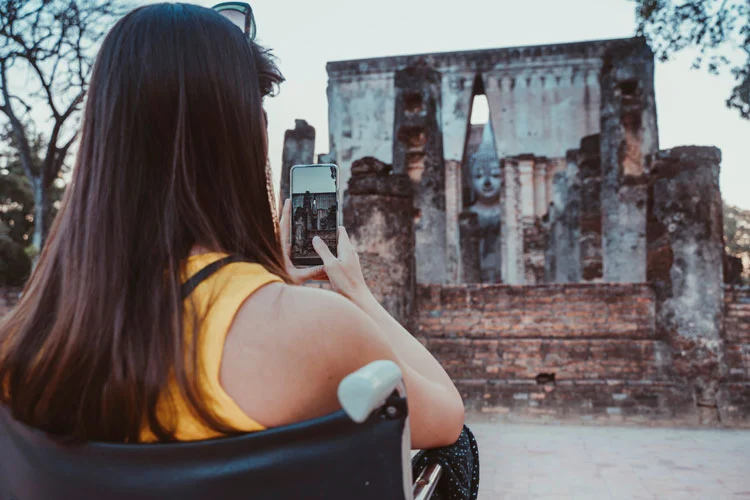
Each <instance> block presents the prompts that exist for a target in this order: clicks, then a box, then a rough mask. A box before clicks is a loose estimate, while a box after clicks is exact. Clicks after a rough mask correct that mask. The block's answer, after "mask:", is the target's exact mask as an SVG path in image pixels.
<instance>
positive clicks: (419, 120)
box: [393, 62, 446, 283]
mask: <svg viewBox="0 0 750 500" xmlns="http://www.w3.org/2000/svg"><path fill="white" fill-rule="evenodd" d="M440 81H441V79H440V73H439V72H438V71H436V70H434V69H433V68H431V67H429V66H427V65H426V64H424V63H423V62H422V63H419V64H415V65H413V66H408V67H406V68H404V69H402V70H399V71H397V72H396V73H395V77H394V86H395V88H396V96H395V101H396V107H395V123H394V131H393V135H394V138H395V140H394V142H393V170H394V172H395V173H397V174H407V175H408V176H409V178H410V179H411V181H412V186H413V191H414V208H415V211H414V231H415V238H416V240H415V250H414V251H415V257H416V262H417V269H416V273H417V281H418V282H420V283H444V282H445V281H446V258H445V257H446V232H445V231H446V229H445V168H444V164H443V136H442V134H441V132H440V125H439V121H440V106H441V100H440Z"/></svg>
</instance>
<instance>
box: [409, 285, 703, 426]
mask: <svg viewBox="0 0 750 500" xmlns="http://www.w3.org/2000/svg"><path fill="white" fill-rule="evenodd" d="M417 310H418V331H417V335H418V337H419V338H420V340H421V341H422V342H423V343H425V345H426V346H427V347H428V349H430V351H431V352H432V353H433V354H435V356H436V357H437V358H438V359H439V360H440V361H441V363H442V364H443V366H444V367H445V368H446V370H447V371H448V373H449V374H450V375H451V377H452V378H453V379H454V380H455V381H456V383H457V385H458V387H459V389H460V390H461V392H462V394H463V396H464V398H465V401H466V404H467V407H468V408H470V409H473V410H478V411H482V412H488V413H501V414H502V413H510V412H512V413H513V414H514V415H549V416H553V417H555V418H564V417H575V418H581V417H583V418H584V420H586V419H607V420H618V419H620V418H623V417H635V418H636V420H637V419H638V418H641V419H660V418H663V419H675V418H676V417H678V416H680V415H682V414H689V412H690V411H691V399H690V398H689V396H688V397H687V398H686V397H685V392H686V391H685V390H684V387H682V386H681V385H680V384H679V383H677V382H675V381H674V380H673V379H672V378H671V377H670V370H671V355H670V351H669V346H668V345H667V344H666V343H665V342H664V341H663V340H661V339H660V338H658V337H657V335H656V333H655V317H656V313H655V307H654V295H653V292H652V291H651V289H650V288H649V287H648V286H647V285H643V284H641V285H626V284H612V285H604V284H566V285H539V286H524V287H515V286H507V285H458V286H442V287H441V286H425V285H419V286H418V288H417Z"/></svg>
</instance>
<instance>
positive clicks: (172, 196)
mask: <svg viewBox="0 0 750 500" xmlns="http://www.w3.org/2000/svg"><path fill="white" fill-rule="evenodd" d="M282 80H283V78H282V76H281V74H280V73H279V71H278V69H277V68H276V67H275V65H274V64H273V61H272V59H271V58H270V56H269V54H268V53H267V51H265V50H264V49H263V48H261V47H260V46H258V45H257V44H255V43H253V42H248V40H247V38H245V37H244V36H243V33H242V32H241V30H239V29H238V28H237V27H236V26H234V25H233V24H232V23H231V22H229V21H228V20H227V19H225V18H223V17H222V16H220V15H219V14H217V13H215V12H213V11H211V10H209V9H205V8H202V7H197V6H192V5H185V4H158V5H152V6H147V7H142V8H139V9H137V10H135V11H133V12H131V13H130V14H128V15H127V16H125V17H124V18H123V19H122V20H120V21H119V22H118V23H117V25H116V26H115V27H114V28H113V29H112V31H111V32H110V33H109V34H108V35H107V37H106V39H105V40H104V42H103V45H102V47H101V50H100V51H99V55H98V58H97V61H96V64H95V67H94V70H93V73H92V77H91V84H90V88H89V92H88V101H87V103H86V109H85V114H84V121H83V128H82V134H81V144H80V149H79V151H78V157H77V160H76V166H75V169H74V172H73V177H72V182H71V183H70V185H69V186H68V188H67V192H66V194H65V199H64V201H63V204H62V207H61V210H60V213H59V215H58V216H57V218H56V220H55V222H54V225H53V227H52V228H51V230H50V235H49V238H48V242H47V244H46V246H45V248H44V249H43V251H42V253H41V256H40V259H39V262H38V265H37V267H36V269H35V271H34V273H33V274H32V276H31V278H30V280H29V282H28V284H27V285H26V289H25V290H24V293H23V297H22V298H21V300H20V302H19V304H18V305H17V306H16V308H15V310H14V311H13V312H12V313H11V314H10V315H9V316H7V317H6V318H5V320H4V322H3V323H2V324H0V402H2V403H4V404H5V405H7V406H9V407H10V408H11V410H12V413H13V416H14V417H15V418H16V419H18V420H20V421H22V422H25V423H27V424H29V425H31V426H33V427H36V428H39V429H43V430H45V431H48V432H51V433H54V434H58V435H65V436H68V437H71V438H73V439H80V440H98V441H120V442H122V441H125V442H135V441H137V440H138V438H139V435H140V433H141V430H142V428H144V427H145V428H150V430H151V431H152V432H153V433H154V434H155V435H156V436H157V437H158V438H159V439H160V440H170V439H173V436H174V428H173V425H171V424H170V423H169V422H162V421H160V420H159V418H157V411H156V408H157V402H159V401H160V399H161V398H164V397H165V392H166V391H165V388H166V387H167V386H168V383H169V381H170V380H172V377H173V378H174V380H176V381H177V383H178V385H179V388H180V390H181V392H182V395H183V397H184V398H185V399H186V400H187V401H188V403H189V404H190V406H191V409H192V411H193V413H194V414H196V415H197V416H198V417H199V418H200V419H201V420H202V421H203V422H204V423H205V424H206V425H208V426H209V427H210V428H212V429H214V430H217V431H219V432H222V433H232V432H233V431H234V429H231V428H230V427H228V426H227V425H226V424H225V423H224V422H222V421H220V419H219V418H218V417H217V416H216V415H215V414H214V413H213V412H212V411H211V409H210V408H209V406H208V405H207V404H206V403H205V402H204V401H205V398H204V396H205V395H204V393H203V389H202V388H201V384H200V383H199V380H198V377H197V376H196V375H195V374H196V371H197V369H198V367H197V361H196V360H197V355H196V354H195V350H194V349H193V350H192V355H191V356H186V355H185V346H186V345H187V344H186V339H185V337H186V334H185V326H184V325H183V319H184V318H183V312H184V307H183V303H182V300H181V299H180V284H181V279H182V278H183V276H181V272H182V271H183V270H184V265H183V264H184V261H185V259H186V258H187V257H188V255H189V253H190V251H191V249H192V248H193V247H194V246H195V245H200V246H203V247H206V248H209V249H213V250H218V251H223V252H227V253H230V254H239V255H242V256H245V257H247V258H248V259H251V260H253V261H255V262H258V263H260V264H262V265H263V266H265V267H266V269H268V270H269V271H270V272H272V273H274V274H277V275H279V276H281V277H282V278H283V279H285V280H286V281H288V275H287V274H286V272H285V269H284V264H283V262H284V261H283V257H282V250H281V245H280V242H279V240H278V237H277V235H276V231H275V223H274V218H273V216H272V208H271V202H270V201H269V197H268V194H267V190H266V182H267V179H266V174H265V165H266V159H267V142H266V140H265V127H266V122H265V118H264V112H263V107H262V99H263V97H264V95H266V94H268V93H269V92H270V91H271V89H272V88H273V87H274V86H275V85H276V84H278V83H280V82H281V81H282ZM191 344H192V345H195V344H196V342H192V343H191Z"/></svg>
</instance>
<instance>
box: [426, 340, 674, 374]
mask: <svg viewBox="0 0 750 500" xmlns="http://www.w3.org/2000/svg"><path fill="white" fill-rule="evenodd" d="M422 340H423V342H424V343H425V345H426V347H427V349H428V350H429V351H430V352H431V353H432V354H433V355H434V356H435V357H436V358H437V359H438V360H439V361H440V363H441V364H442V365H443V367H445V369H446V371H447V372H448V374H449V375H450V376H451V377H452V378H454V379H480V378H484V379H488V380H493V379H515V380H520V381H523V380H527V381H529V380H530V381H534V380H535V377H537V376H538V375H539V374H542V373H546V374H554V376H555V378H556V380H559V381H562V380H605V379H623V380H641V379H649V380H666V379H667V377H668V375H669V372H668V370H669V367H670V366H671V355H670V351H669V347H668V346H667V345H666V344H665V343H664V342H662V341H654V340H634V339H494V340H487V339H466V338H453V339H446V338H428V339H422Z"/></svg>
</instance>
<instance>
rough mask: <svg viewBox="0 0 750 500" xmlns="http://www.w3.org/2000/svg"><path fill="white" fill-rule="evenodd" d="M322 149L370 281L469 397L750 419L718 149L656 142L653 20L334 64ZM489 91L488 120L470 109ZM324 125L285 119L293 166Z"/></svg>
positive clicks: (615, 417) (624, 412) (577, 411)
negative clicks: (648, 37)
mask: <svg viewBox="0 0 750 500" xmlns="http://www.w3.org/2000/svg"><path fill="white" fill-rule="evenodd" d="M327 69H328V76H329V85H328V103H329V131H330V138H329V139H330V144H329V147H330V153H328V154H326V155H321V157H320V158H319V159H318V160H319V161H322V162H335V163H337V164H338V165H339V166H340V168H341V180H342V185H343V186H347V191H346V193H345V202H344V207H343V210H344V220H345V225H346V226H347V228H348V229H349V231H350V234H351V237H352V240H353V242H354V244H355V245H356V247H357V250H358V252H359V254H360V258H361V262H362V263H363V268H364V270H365V275H366V278H367V279H368V282H369V283H370V285H371V286H372V288H373V290H374V292H375V293H376V295H377V296H378V297H379V298H380V299H381V300H382V302H383V303H384V304H385V306H386V307H387V308H388V309H389V311H391V312H392V313H393V314H394V315H395V316H396V317H397V318H398V319H399V320H400V321H401V322H402V323H404V324H405V325H407V326H408V327H409V328H410V329H411V331H413V332H414V334H415V335H416V336H417V337H418V338H420V340H421V341H422V342H423V343H424V344H425V345H426V346H427V347H428V348H429V349H430V350H431V351H432V352H433V353H434V354H435V355H436V356H437V357H438V358H439V359H440V360H441V362H442V363H443V364H444V366H445V367H446V369H447V370H448V372H449V373H450V375H451V376H452V377H453V379H454V380H455V381H456V382H457V385H458V387H459V389H460V390H461V392H462V393H463V395H464V397H465V400H466V404H467V407H468V408H470V409H473V410H476V411H481V412H486V413H491V414H497V415H503V414H509V415H510V417H513V418H515V417H520V418H523V417H542V418H548V419H565V418H573V419H576V420H578V421H580V420H583V421H589V420H591V421H614V422H622V421H631V422H654V421H663V422H669V423H675V422H677V423H686V424H690V423H703V424H719V423H720V424H726V425H738V426H747V425H750V290H749V289H748V288H743V287H741V286H736V285H728V284H725V283H724V276H723V267H724V266H723V262H724V258H725V257H724V241H723V238H724V236H723V230H722V203H721V193H720V190H719V168H720V162H721V153H720V151H719V150H718V149H716V148H713V147H694V146H691V147H678V148H673V149H670V150H659V144H658V130H657V117H656V105H655V95H654V56H653V53H652V51H651V50H650V48H649V47H648V45H647V44H646V43H645V41H644V40H642V39H637V38H635V39H623V40H605V41H594V42H581V43H571V44H560V45H545V46H534V47H514V48H504V49H492V50H479V51H470V52H452V53H439V54H423V55H413V56H398V57H386V58H377V59H363V60H355V61H341V62H332V63H329V64H328V67H327ZM481 94H483V95H485V96H486V98H487V102H488V105H489V116H490V119H489V123H488V124H487V125H484V126H481V125H480V126H477V125H471V124H470V116H471V110H472V103H473V100H474V97H475V96H477V95H481ZM314 140H315V132H314V129H313V128H312V127H311V126H310V125H308V124H307V123H306V122H304V121H303V120H298V121H297V126H296V128H295V129H294V130H290V131H287V135H286V136H285V143H284V155H283V170H282V177H281V178H282V197H284V196H285V195H286V196H288V194H286V192H287V191H288V185H286V184H285V182H284V181H285V180H286V178H287V177H288V169H289V167H290V166H291V165H293V164H296V163H311V162H312V161H313V151H314Z"/></svg>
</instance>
